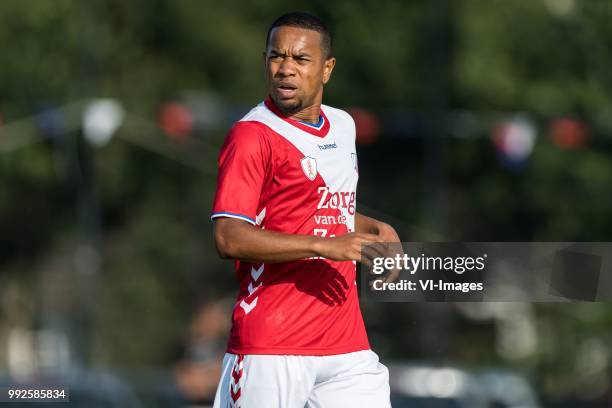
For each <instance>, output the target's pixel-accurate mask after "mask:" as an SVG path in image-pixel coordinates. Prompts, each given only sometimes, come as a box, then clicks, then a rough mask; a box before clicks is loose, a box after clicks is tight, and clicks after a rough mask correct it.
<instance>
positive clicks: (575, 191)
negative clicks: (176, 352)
mask: <svg viewBox="0 0 612 408" xmlns="http://www.w3.org/2000/svg"><path fill="white" fill-rule="evenodd" d="M554 3H555V2H554V1H552V0H550V1H532V0H516V1H503V0H494V1H479V0H456V1H452V2H451V1H448V2H447V1H442V0H438V1H411V2H400V1H385V2H368V1H348V0H341V1H334V2H329V1H318V0H317V1H295V2H290V3H288V2H286V1H283V2H281V1H273V0H266V1H251V2H242V1H224V2H212V1H187V0H178V1H170V0H167V1H164V0H132V1H119V0H96V1H77V0H52V1H37V2H31V1H30V2H28V1H19V0H4V1H2V2H0V48H1V49H2V53H1V55H0V61H1V64H0V112H2V115H3V118H4V122H5V123H7V124H10V123H11V122H13V121H15V120H18V119H22V118H31V117H32V115H33V114H34V113H35V112H36V111H37V110H38V109H39V108H41V106H44V105H45V104H51V105H62V104H65V103H68V102H71V101H75V100H81V99H83V98H89V97H113V98H117V99H119V100H121V101H122V102H123V103H124V105H125V107H126V110H127V111H128V112H129V113H130V114H133V115H140V117H144V118H147V120H149V121H151V122H154V121H156V120H157V119H156V117H157V113H158V109H159V106H160V104H162V103H164V102H166V101H169V100H173V99H177V98H180V97H181V95H184V93H185V92H187V91H194V90H199V91H206V92H209V93H211V94H214V95H220V97H221V99H222V100H223V101H225V102H226V103H228V104H229V105H230V106H235V107H237V108H236V110H237V111H244V108H246V107H248V106H251V105H254V104H255V103H256V102H258V101H259V100H261V99H262V97H263V96H264V91H265V88H264V85H263V75H262V74H263V71H262V65H261V64H262V57H261V52H262V51H263V47H264V44H265V33H266V30H267V26H268V24H270V22H271V21H272V20H273V19H274V18H275V17H277V16H278V15H279V14H280V13H282V12H285V11H288V10H293V9H302V10H309V11H312V12H314V13H316V14H319V15H320V16H322V17H323V18H325V19H327V20H328V21H329V22H330V23H331V26H332V28H333V31H334V32H335V47H334V54H335V55H336V57H337V59H338V64H337V67H336V70H335V72H334V76H333V79H332V81H331V83H330V84H329V86H328V87H327V89H326V98H325V103H328V104H330V105H337V106H340V107H347V106H360V107H365V108H368V109H371V110H372V111H374V112H378V113H380V114H382V115H384V114H386V113H389V112H416V113H427V112H430V113H431V112H433V114H434V115H435V114H436V112H445V111H447V110H451V109H465V110H470V111H472V112H474V113H475V114H476V115H483V117H487V118H489V117H490V115H495V114H498V115H502V114H503V113H504V112H507V113H509V114H512V113H515V112H523V113H525V114H527V115H528V116H529V117H530V118H532V119H533V120H534V121H535V123H537V124H538V134H537V136H538V139H537V142H536V146H535V150H534V152H533V154H532V157H531V158H530V160H529V162H528V163H527V165H526V166H525V167H524V168H523V169H520V170H519V171H515V172H511V171H508V170H507V169H505V168H504V167H502V166H500V164H499V163H498V161H497V160H496V157H495V152H494V148H493V147H492V145H491V143H490V142H489V140H488V138H487V137H488V132H489V130H488V129H489V128H488V125H489V124H490V120H488V119H487V121H488V122H487V121H485V122H486V125H487V126H483V127H482V128H481V129H479V130H475V131H474V132H475V133H474V134H473V135H469V136H471V137H470V138H466V139H451V138H447V137H446V136H448V134H447V133H448V130H441V131H439V134H438V136H439V137H440V144H439V145H437V146H438V148H439V151H438V156H437V157H438V159H439V163H438V164H439V166H440V169H441V170H440V174H439V175H438V177H437V178H434V179H430V178H428V177H429V176H428V173H427V171H425V170H424V166H425V164H424V163H425V162H426V160H427V157H426V149H425V148H424V145H425V144H426V141H427V138H429V137H431V135H430V134H429V133H428V132H427V130H426V131H425V132H423V134H422V135H421V136H422V137H421V138H404V139H401V138H392V137H390V135H387V134H383V135H382V136H381V138H380V140H379V142H378V143H376V144H374V145H370V146H364V147H362V148H360V169H361V173H362V174H361V184H360V203H361V204H362V205H363V208H365V209H366V212H368V211H369V212H370V213H372V214H373V215H381V216H382V217H383V218H386V219H387V220H389V221H390V222H392V223H394V224H395V225H396V226H397V228H398V230H399V231H400V235H402V238H403V239H404V240H407V241H408V240H415V241H417V240H420V239H428V238H432V239H433V237H436V239H450V240H472V241H476V240H491V241H504V240H521V241H528V240H534V241H535V240H541V241H546V240H551V241H553V240H554V241H564V240H566V241H572V240H591V241H596V240H601V241H607V240H610V232H611V231H612V189H611V188H610V186H612V161H611V158H612V156H611V154H612V152H611V146H610V137H609V132H610V130H612V119H611V118H612V94H611V93H610V89H611V85H612V71H611V70H610V69H609V67H610V66H612V51H611V50H612V25H610V21H611V20H612V3H610V2H606V1H598V0H595V1H576V2H573V1H564V2H561V3H562V4H561V6H559V4H557V5H555V4H554ZM563 4H569V5H570V6H571V7H569V8H567V7H566V8H565V9H564V8H563V7H564V6H563ZM487 115H488V116H487ZM560 116H569V117H576V118H580V119H582V120H584V121H585V122H586V123H587V124H588V125H589V128H590V132H591V135H592V142H591V143H590V144H588V145H587V146H586V147H584V148H582V149H579V150H561V149H559V148H558V147H556V146H554V145H553V144H551V142H550V141H549V140H548V138H547V131H546V124H547V123H548V122H547V121H549V120H550V119H553V118H555V117H560ZM437 119H438V120H439V119H440V118H437ZM33 129H34V128H33ZM32 131H33V132H34V131H35V129H34V130H32ZM122 131H123V130H120V131H119V136H121V132H122ZM223 132H224V130H223V129H219V131H218V132H217V133H213V134H212V135H208V136H209V140H208V142H207V144H203V145H201V146H200V149H202V150H196V151H195V153H196V155H197V157H201V158H202V159H201V160H203V161H211V160H212V158H214V157H215V154H216V149H217V148H218V146H219V144H220V143H221V140H222V137H223ZM153 136H155V135H153ZM157 136H158V137H162V135H161V133H160V134H158V135H157ZM74 137H75V134H70V135H62V136H60V137H58V138H56V139H52V140H47V141H45V142H44V143H41V144H36V145H34V146H31V147H27V148H24V149H22V150H19V151H16V152H9V153H0V185H2V186H3V187H2V188H1V189H0V240H1V242H2V243H3V245H2V248H0V268H2V271H3V274H4V275H5V277H4V278H3V279H9V280H11V281H14V282H31V281H32V279H34V277H35V276H36V273H44V271H45V268H44V263H45V260H46V259H47V257H48V256H49V254H50V253H52V252H53V251H57V250H58V249H57V248H58V247H57V243H58V242H60V241H61V242H64V241H65V240H66V239H68V241H72V242H76V241H79V240H80V239H82V237H83V235H82V234H83V233H84V232H83V231H82V222H81V220H80V218H79V217H80V216H79V213H80V211H82V210H79V205H78V203H79V188H81V187H82V185H81V184H80V181H79V179H78V177H76V178H75V174H77V175H78V174H81V173H79V171H76V172H75V169H73V168H71V166H72V165H73V164H74V163H73V161H72V159H73V157H72V158H71V156H70V154H66V150H65V148H63V147H62V146H68V150H69V151H72V150H71V149H75V147H74ZM2 143H3V139H2V134H1V133H0V145H1V144H2ZM202 146H204V147H202ZM62 149H64V150H62ZM93 154H94V156H95V157H94V159H93V169H94V171H93V177H92V182H93V186H94V187H93V189H94V190H93V193H94V197H95V202H96V203H98V204H99V213H96V214H97V215H99V217H100V220H99V230H98V231H97V234H98V238H97V239H98V240H99V241H98V245H99V248H100V250H101V251H102V260H103V261H102V267H101V275H100V277H99V280H98V284H97V285H96V288H97V289H96V290H95V292H96V297H95V298H94V299H95V305H94V313H93V315H92V316H93V317H92V319H93V323H92V326H93V328H92V333H93V335H92V337H93V338H94V340H93V344H92V348H93V350H94V351H95V352H94V353H93V354H94V362H97V363H105V364H112V365H139V364H140V365H143V364H162V363H165V362H167V360H168V358H170V357H169V356H170V355H171V352H172V349H173V348H174V347H176V345H177V344H178V343H179V342H180V340H181V337H182V336H183V332H182V330H184V327H185V324H186V323H187V319H188V318H189V317H190V312H191V311H192V307H193V305H194V304H195V303H196V302H197V301H198V299H200V298H202V297H203V296H212V295H216V294H225V293H228V291H230V292H229V293H232V292H231V290H233V288H234V282H233V276H232V272H231V265H230V263H228V262H222V261H220V260H218V258H217V256H216V254H215V251H214V247H213V243H212V240H211V225H210V222H209V221H208V212H209V210H210V206H211V202H212V197H213V193H214V174H213V173H212V172H198V171H196V170H194V169H193V168H190V167H186V166H184V165H183V164H180V163H177V162H173V161H170V160H167V159H165V158H162V157H161V156H158V155H156V154H155V153H152V152H147V151H143V150H141V149H139V148H137V147H135V146H134V145H132V144H127V143H126V142H125V141H122V140H121V138H120V137H119V138H117V139H116V140H114V141H113V142H112V143H111V144H110V145H108V146H106V147H104V148H102V149H100V150H96V151H95V152H94V153H93ZM207 166H208V168H214V163H212V162H211V163H208V164H207ZM428 183H434V184H436V185H435V186H434V187H435V188H436V189H438V191H441V192H442V193H443V195H442V196H441V197H443V199H442V201H441V203H440V204H441V205H440V206H439V207H437V209H436V210H435V211H437V212H434V213H433V214H431V208H429V207H428V204H427V202H428V201H427V198H428V197H429V194H430V193H431V190H430V189H429V188H430V186H428V185H427V184H428ZM79 186H81V187H79ZM391 192H392V193H391ZM81 216H82V215H81ZM432 217H433V218H437V217H439V218H440V219H444V220H446V221H445V222H444V223H443V224H441V225H442V229H441V230H437V228H438V227H439V226H440V224H437V223H432V221H431V220H432ZM68 252H70V251H68ZM68 259H71V257H70V256H69V257H68ZM41 265H43V266H42V267H41ZM66 267H67V268H68V269H70V268H72V266H71V263H70V262H69V261H68V262H67V263H66ZM32 271H42V272H32ZM69 273H71V274H72V275H71V276H73V277H74V279H77V277H76V272H74V271H72V272H69ZM7 276H9V278H7ZM3 287H9V286H5V285H3ZM22 287H25V288H29V289H23V292H22V293H23V294H24V296H25V297H28V298H29V299H31V300H30V302H31V304H32V305H34V309H33V310H36V307H38V308H42V307H45V305H44V304H42V303H40V302H39V301H38V300H37V299H38V297H37V295H38V294H39V292H38V291H39V290H40V288H36V285H30V284H27V285H25V286H22ZM0 290H2V289H0ZM72 296H74V294H72ZM392 306H393V307H395V306H396V305H392ZM7 307H8V306H7ZM576 307H577V308H578V309H577V310H582V311H584V313H583V314H581V315H578V314H576V313H574V312H576V309H574V306H573V305H572V306H567V307H560V306H559V307H556V306H555V305H542V306H541V307H538V308H537V310H538V311H539V312H540V314H538V316H540V318H541V319H542V320H541V321H542V322H543V323H542V324H543V325H544V326H545V327H547V328H548V329H547V330H550V332H547V333H541V336H540V337H541V338H542V344H541V348H539V349H538V352H537V353H536V354H535V355H533V356H532V357H531V358H528V359H525V360H521V361H518V365H519V366H521V365H522V366H523V367H530V368H532V369H533V368H538V367H539V368H540V369H543V370H545V371H546V372H550V373H555V374H554V375H559V376H564V375H565V376H571V374H570V373H571V372H572V367H573V365H572V364H573V363H572V356H573V355H574V354H575V351H576V347H577V345H578V344H579V343H580V342H581V341H582V339H584V338H589V337H598V338H599V337H602V338H604V337H605V338H609V337H610V334H611V333H610V331H609V327H610V325H609V322H610V319H611V318H612V313H610V312H609V311H608V307H607V306H606V305H601V304H598V305H588V306H587V305H579V306H576ZM371 308H372V310H370V309H371ZM375 309H376V308H375V307H366V310H365V311H366V320H368V324H369V325H370V326H372V327H373V329H372V331H373V335H372V336H373V339H374V340H373V341H374V343H375V345H377V344H380V345H381V348H383V349H384V350H387V351H388V353H389V355H395V356H406V357H440V356H442V357H446V358H453V357H457V358H464V359H465V360H467V361H471V360H477V359H478V358H484V359H487V360H488V359H490V360H491V361H497V360H498V357H497V356H496V355H495V353H494V350H493V347H492V345H491V334H490V330H488V331H487V330H485V331H483V330H480V329H479V328H475V327H472V326H471V325H470V324H469V323H467V322H463V321H461V320H457V321H456V322H455V323H453V324H452V325H450V326H449V325H444V326H440V327H442V328H444V329H448V330H452V331H455V332H462V333H463V334H462V335H464V336H465V337H464V339H469V341H463V342H461V341H457V344H459V345H458V346H457V348H456V349H454V348H453V347H446V348H444V347H443V348H441V349H435V348H433V349H432V350H434V352H432V353H433V355H431V354H427V353H428V351H424V350H423V349H420V348H419V344H422V343H419V341H418V336H419V334H418V333H419V327H420V326H418V323H415V318H414V316H415V315H417V314H418V313H419V310H420V309H418V308H414V307H412V306H411V305H405V306H404V307H402V309H401V310H402V311H405V317H404V318H403V319H404V320H403V321H404V323H405V327H399V328H398V327H397V325H396V324H395V322H392V321H390V319H389V320H388V321H387V323H384V321H385V320H384V319H383V318H382V317H381V319H382V320H381V321H380V322H374V321H373V320H374V319H368V317H367V316H376V310H375ZM7 310H9V309H7ZM592 316H596V317H592ZM559 321H564V324H562V325H561V324H557V323H558V322H559ZM381 322H382V323H381ZM400 326H401V325H400ZM578 331H579V333H580V334H579V335H577V334H576V332H578ZM381 333H384V336H381ZM406 336H413V337H415V338H416V339H412V340H410V339H406V338H407V337H406ZM455 336H456V337H457V336H458V335H455ZM385 337H386V340H385ZM548 337H555V338H564V339H566V341H564V342H559V343H554V345H555V346H554V347H552V348H551V347H548V348H547V344H548V343H547V342H549V340H547V338H548ZM378 339H380V343H377V342H378V341H379V340H378ZM402 339H404V340H402ZM484 356H489V357H486V358H485V357H484ZM559 370H560V371H559ZM551 375H553V374H551ZM570 382H571V381H570Z"/></svg>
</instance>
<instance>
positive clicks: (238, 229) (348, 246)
mask: <svg viewBox="0 0 612 408" xmlns="http://www.w3.org/2000/svg"><path fill="white" fill-rule="evenodd" d="M214 236H215V245H216V247H217V251H218V252H219V255H220V256H221V257H222V258H230V259H238V260H241V261H247V262H249V261H250V262H268V263H273V262H287V261H294V260H297V259H304V258H309V257H313V256H321V257H324V258H327V259H332V260H335V261H359V260H360V259H361V247H362V245H363V244H364V243H367V242H382V240H381V238H380V237H378V236H377V235H374V234H368V233H362V232H353V233H349V234H345V235H342V236H339V237H333V238H322V237H316V236H311V235H293V234H283V233H279V232H274V231H267V230H263V229H260V228H257V227H254V226H253V225H251V224H249V223H247V222H245V221H241V220H238V219H234V218H216V219H215V220H214Z"/></svg>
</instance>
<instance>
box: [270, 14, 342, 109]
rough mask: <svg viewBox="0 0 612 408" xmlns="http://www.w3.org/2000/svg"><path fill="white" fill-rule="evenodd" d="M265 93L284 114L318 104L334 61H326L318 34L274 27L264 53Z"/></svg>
mask: <svg viewBox="0 0 612 408" xmlns="http://www.w3.org/2000/svg"><path fill="white" fill-rule="evenodd" d="M264 58H265V68H266V79H267V82H268V91H269V93H270V96H271V97H272V100H274V103H275V104H276V106H278V107H279V108H280V109H281V110H282V111H283V112H284V113H288V114H291V113H296V112H299V111H300V110H302V109H304V108H307V107H310V106H312V105H315V104H319V105H320V104H321V100H322V98H323V85H324V84H326V83H327V81H329V78H330V76H331V72H332V70H333V68H334V65H335V62H336V60H335V59H334V58H326V56H325V54H324V50H323V47H322V42H321V34H320V33H319V32H317V31H314V30H307V29H304V28H298V27H286V26H281V27H276V28H274V29H273V30H272V32H271V33H270V41H269V44H268V49H267V50H266V52H265V53H264Z"/></svg>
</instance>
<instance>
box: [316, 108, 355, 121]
mask: <svg viewBox="0 0 612 408" xmlns="http://www.w3.org/2000/svg"><path fill="white" fill-rule="evenodd" d="M321 109H322V110H323V112H325V115H326V116H327V117H328V118H329V120H330V121H331V120H334V119H335V120H336V121H340V122H342V123H343V124H348V125H350V126H355V121H354V120H353V117H352V116H351V115H350V114H349V113H348V112H347V111H344V110H342V109H338V108H334V107H332V106H329V105H321Z"/></svg>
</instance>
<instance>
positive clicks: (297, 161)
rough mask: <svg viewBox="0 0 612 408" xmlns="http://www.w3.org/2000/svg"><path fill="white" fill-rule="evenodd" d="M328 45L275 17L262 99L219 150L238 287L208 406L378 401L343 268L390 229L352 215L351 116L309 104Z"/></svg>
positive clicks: (225, 250)
mask: <svg viewBox="0 0 612 408" xmlns="http://www.w3.org/2000/svg"><path fill="white" fill-rule="evenodd" d="M331 51H332V39H331V35H330V32H329V30H328V29H327V27H326V25H325V24H324V23H323V22H322V21H321V20H320V19H318V18H317V17H314V16H312V15H310V14H307V13H297V12H296V13H289V14H285V15H283V16H281V17H279V18H278V19H277V20H276V21H275V22H274V23H273V24H272V25H271V27H270V29H269V30H268V36H267V40H266V51H265V52H264V63H265V72H266V80H267V85H268V93H269V96H268V97H267V99H266V100H265V101H263V102H262V103H260V104H259V105H257V106H256V107H254V108H253V109H252V110H251V111H250V112H249V113H248V114H247V115H246V116H244V117H243V118H242V119H241V120H240V121H238V122H236V123H235V124H234V126H233V127H232V129H231V130H230V132H229V134H228V136H227V138H226V140H225V143H224V145H223V147H222V148H221V153H220V155H219V176H218V180H217V191H216V195H215V200H214V205H213V212H212V219H213V220H214V237H215V243H216V247H217V250H218V252H219V254H220V255H221V257H223V258H228V259H235V260H236V272H237V276H238V279H239V281H240V290H239V293H238V299H237V301H236V304H235V307H234V310H233V320H232V329H231V333H230V338H229V344H228V349H227V353H226V354H225V357H224V360H223V367H222V374H221V380H220V383H219V386H218V389H217V393H216V397H215V404H214V407H215V408H225V407H228V406H230V407H241V408H286V407H295V408H302V407H304V406H307V407H325V408H327V407H350V408H360V407H371V408H385V407H389V406H390V402H389V377H388V370H387V368H386V367H385V366H384V365H382V364H381V363H380V362H379V361H378V356H377V355H376V354H375V353H374V352H373V351H371V350H370V345H369V343H368V338H367V335H366V331H365V327H364V324H363V319H362V316H361V311H360V309H359V300H358V297H357V286H356V282H355V265H356V261H359V260H360V259H361V253H360V252H361V246H362V244H364V243H369V242H399V238H398V235H397V233H396V232H395V230H394V229H393V228H392V227H391V226H389V225H388V224H385V223H383V222H380V221H377V220H374V219H372V218H369V217H366V216H364V215H361V214H359V213H357V212H356V187H357V178H358V168H357V155H356V151H355V124H354V122H353V120H352V118H351V117H350V116H349V115H348V114H347V113H346V112H344V111H342V110H339V109H335V108H332V107H330V106H326V105H322V97H323V87H324V85H325V84H326V83H327V82H328V81H329V79H330V76H331V74H332V70H333V69H334V65H335V63H336V60H335V58H333V57H332V53H331Z"/></svg>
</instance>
